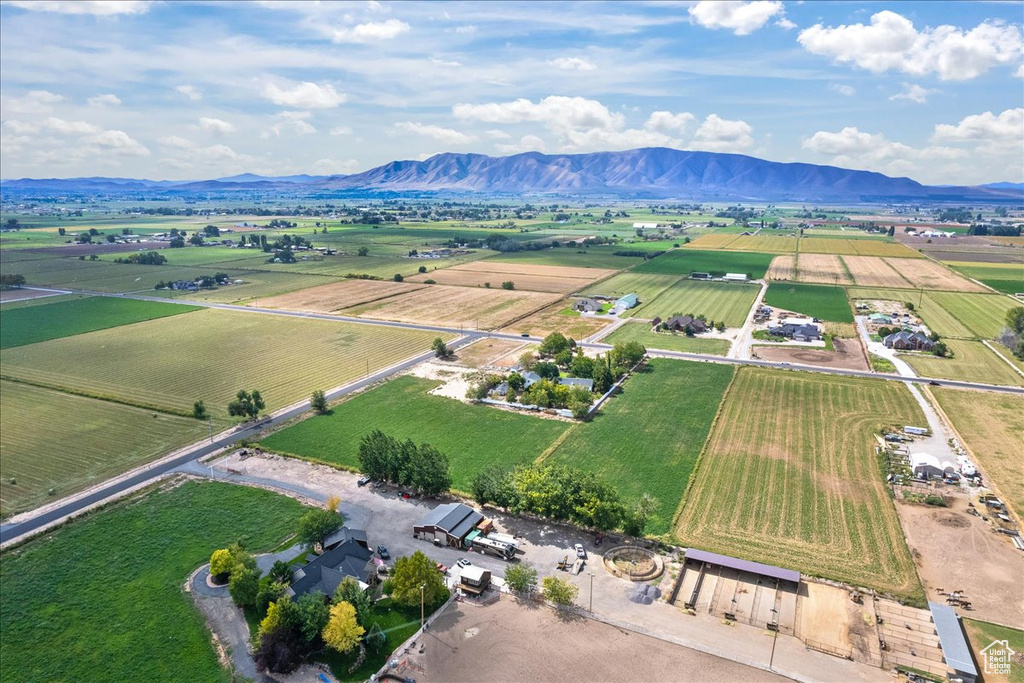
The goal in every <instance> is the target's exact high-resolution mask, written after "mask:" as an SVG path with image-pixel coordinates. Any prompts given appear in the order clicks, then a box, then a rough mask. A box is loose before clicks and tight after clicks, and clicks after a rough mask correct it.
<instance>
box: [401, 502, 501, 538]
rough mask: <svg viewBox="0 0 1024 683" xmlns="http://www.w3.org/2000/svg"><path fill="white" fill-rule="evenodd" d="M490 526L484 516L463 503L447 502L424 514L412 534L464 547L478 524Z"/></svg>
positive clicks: (416, 536)
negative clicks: (467, 537) (467, 538)
mask: <svg viewBox="0 0 1024 683" xmlns="http://www.w3.org/2000/svg"><path fill="white" fill-rule="evenodd" d="M485 525H486V526H489V525H490V523H489V522H487V520H485V519H484V516H483V515H482V514H480V513H479V512H477V511H476V510H474V509H473V508H471V507H469V506H468V505H464V504H463V503H446V504H445V505H438V506H437V507H436V508H434V509H433V510H431V511H430V512H428V513H427V514H426V515H424V516H423V519H421V520H420V521H419V522H417V523H416V524H415V525H413V527H412V535H413V536H414V537H415V538H418V539H420V540H421V541H433V542H434V543H435V544H437V545H448V546H452V547H453V548H462V547H464V545H465V541H466V536H468V535H469V532H471V531H473V529H476V528H477V527H478V526H485Z"/></svg>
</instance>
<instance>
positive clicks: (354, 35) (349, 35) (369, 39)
mask: <svg viewBox="0 0 1024 683" xmlns="http://www.w3.org/2000/svg"><path fill="white" fill-rule="evenodd" d="M409 30H410V26H409V24H407V23H405V22H404V21H399V20H398V19H388V20H387V21H371V22H367V23H365V24H358V25H356V26H353V27H351V28H336V29H333V30H332V31H331V40H333V41H334V42H336V43H375V42H377V41H380V40H392V39H393V38H397V37H398V36H400V35H402V34H403V33H408V32H409Z"/></svg>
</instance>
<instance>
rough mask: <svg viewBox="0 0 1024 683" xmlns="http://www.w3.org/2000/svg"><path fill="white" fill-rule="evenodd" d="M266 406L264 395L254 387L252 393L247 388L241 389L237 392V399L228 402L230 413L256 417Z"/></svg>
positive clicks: (237, 415)
mask: <svg viewBox="0 0 1024 683" xmlns="http://www.w3.org/2000/svg"><path fill="white" fill-rule="evenodd" d="M266 407H267V406H266V403H264V401H263V396H261V395H260V392H259V391H258V390H256V389H253V390H252V393H250V392H248V391H246V390H245V389H240V390H239V391H238V393H237V394H235V400H234V401H232V402H231V403H229V404H228V415H232V416H234V417H245V418H255V417H256V416H258V415H259V414H260V411H261V410H263V409H264V408H266Z"/></svg>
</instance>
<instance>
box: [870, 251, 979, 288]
mask: <svg viewBox="0 0 1024 683" xmlns="http://www.w3.org/2000/svg"><path fill="white" fill-rule="evenodd" d="M886 263H888V264H889V265H890V266H892V268H893V270H895V271H897V272H899V273H900V274H901V275H903V277H905V278H906V279H907V280H909V281H910V284H911V285H913V286H914V287H921V288H924V289H942V290H948V291H953V292H984V291H987V290H986V289H985V288H984V287H982V286H981V285H979V284H976V283H974V282H971V281H970V280H968V279H966V278H964V277H961V276H959V275H957V274H956V273H954V272H953V271H951V270H949V269H948V268H944V267H943V266H940V265H939V264H938V263H935V262H934V261H928V260H926V259H910V258H891V259H886ZM858 284H860V283H858Z"/></svg>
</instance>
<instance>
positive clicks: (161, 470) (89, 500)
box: [0, 290, 1024, 543]
mask: <svg viewBox="0 0 1024 683" xmlns="http://www.w3.org/2000/svg"><path fill="white" fill-rule="evenodd" d="M74 293H76V294H91V295H95V296H117V297H125V298H132V299H140V300H143V301H157V302H162V303H174V304H182V305H185V304H187V305H196V306H204V307H206V308H216V309H221V310H233V311H243V312H246V313H262V314H267V315H284V316H290V317H296V318H312V319H319V320H334V321H344V322H350V323H355V324H359V325H378V326H382V327H398V328H403V329H411V330H426V331H432V332H443V333H449V334H456V335H461V338H460V339H457V340H456V341H454V342H453V343H452V344H450V346H451V347H452V348H458V347H459V346H463V345H465V344H468V343H470V342H473V341H476V340H477V339H480V338H489V339H510V340H516V341H532V342H540V341H541V339H540V338H539V337H530V336H524V335H515V334H506V333H501V332H489V331H482V330H462V329H458V328H452V327H440V326H434V325H421V324H415V323H401V322H389V321H383V320H366V319H363V318H350V317H345V316H337V315H327V314H321V313H301V312H296V311H281V310H277V309H272V308H259V307H254V306H237V305H234V304H218V303H210V302H204V301H188V300H183V299H163V298H160V297H153V296H148V295H141V294H111V293H109V292H93V291H87V290H75V291H74ZM581 345H582V346H583V347H584V348H589V349H595V350H609V349H611V348H612V347H611V345H609V344H601V343H583V344H581ZM648 351H649V354H650V355H651V356H654V357H659V358H675V359H679V360H691V361H703V362H711V363H725V364H730V365H751V366H756V367H765V368H775V369H781V370H800V371H805V372H820V373H825V374H831V375H843V376H847V377H866V378H872V379H883V380H889V381H895V382H905V383H908V384H910V383H929V384H933V383H934V384H940V385H942V386H947V387H957V388H963V389H981V390H985V391H996V392H1002V393H1011V394H1021V395H1024V388H1021V387H1008V386H1000V385H994V384H981V383H977V382H961V381H954V380H945V379H943V380H936V379H932V378H929V377H901V376H899V375H885V374H878V373H874V372H867V371H862V370H843V369H839V368H824V367H818V366H813V365H802V364H796V363H779V362H775V361H766V360H751V359H742V358H725V357H723V356H713V355H709V354H701V353H686V352H682V351H664V350H660V349H649V350H648ZM432 356H433V352H432V351H428V352H425V353H422V354H420V355H418V356H415V357H413V358H410V359H408V360H406V361H404V362H402V363H399V364H398V365H395V366H392V367H390V368H386V369H384V370H381V371H378V372H376V373H374V374H371V375H369V376H368V377H365V378H363V379H361V380H358V381H356V382H353V383H351V384H348V385H346V386H344V387H341V388H339V389H335V390H334V391H331V392H329V393H328V399H329V400H335V399H337V398H340V397H342V396H345V395H347V394H350V393H352V392H354V391H358V390H360V389H363V388H365V387H367V386H369V385H371V384H374V383H375V382H379V381H380V380H382V379H386V378H387V377H390V376H391V375H394V374H396V373H399V372H402V371H404V370H407V369H409V368H411V367H413V366H414V365H417V364H419V363H421V362H423V361H425V360H427V359H428V358H431V357H432ZM308 409H309V403H308V402H303V403H301V404H298V405H296V406H293V407H292V408H290V409H288V410H286V411H284V412H282V413H279V414H277V415H275V416H274V417H272V418H270V419H267V420H263V421H262V422H260V423H259V424H257V425H252V426H249V427H244V428H241V429H238V430H236V431H234V432H232V433H231V434H230V435H228V436H223V437H221V438H219V439H215V440H214V441H213V442H212V443H207V442H199V443H197V444H196V445H195V447H194V448H192V449H190V450H189V451H188V452H186V453H185V454H183V455H181V456H180V457H177V458H174V459H171V460H165V461H162V462H159V463H154V464H153V466H151V467H148V468H146V469H143V470H141V471H139V472H137V473H136V474H134V475H132V476H131V477H128V478H125V479H123V480H120V481H116V482H114V483H112V484H110V485H109V486H104V487H103V488H100V489H97V490H96V491H93V492H92V493H90V494H88V495H86V496H83V497H81V498H78V499H77V500H73V501H71V502H68V503H66V504H65V505H61V506H60V507H57V508H55V509H53V510H50V511H47V512H44V513H42V514H39V515H37V516H36V517H33V518H32V519H29V520H26V521H24V522H20V523H18V524H8V525H0V543H7V542H8V541H12V540H14V539H16V538H18V537H20V536H23V535H24V534H27V533H29V532H31V531H34V530H36V529H38V528H39V527H42V526H45V525H47V524H49V523H51V522H54V521H57V520H59V519H61V518H62V517H65V516H67V515H73V514H75V513H76V512H79V511H81V510H82V509H84V508H87V507H89V506H91V505H94V504H96V503H99V502H102V501H104V500H106V499H108V498H111V497H114V496H117V495H118V494H120V493H122V492H124V491H125V490H127V489H129V488H131V487H133V486H137V485H139V484H144V483H146V482H148V481H151V480H153V479H155V478H157V477H159V476H162V475H164V474H166V473H168V472H170V471H171V470H173V469H174V468H176V467H179V466H181V465H184V464H186V463H188V462H191V461H193V460H197V459H199V458H201V457H203V456H205V455H208V454H209V453H212V452H213V451H215V450H218V449H220V448H224V447H226V446H230V445H231V444H234V443H235V442H237V441H239V440H240V439H244V438H250V437H255V436H257V435H258V434H259V433H260V432H261V431H263V430H264V429H268V428H270V427H274V426H276V425H279V424H281V423H282V422H286V421H288V420H291V419H292V418H294V417H298V416H299V415H301V414H302V413H304V412H306V411H307V410H308Z"/></svg>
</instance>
